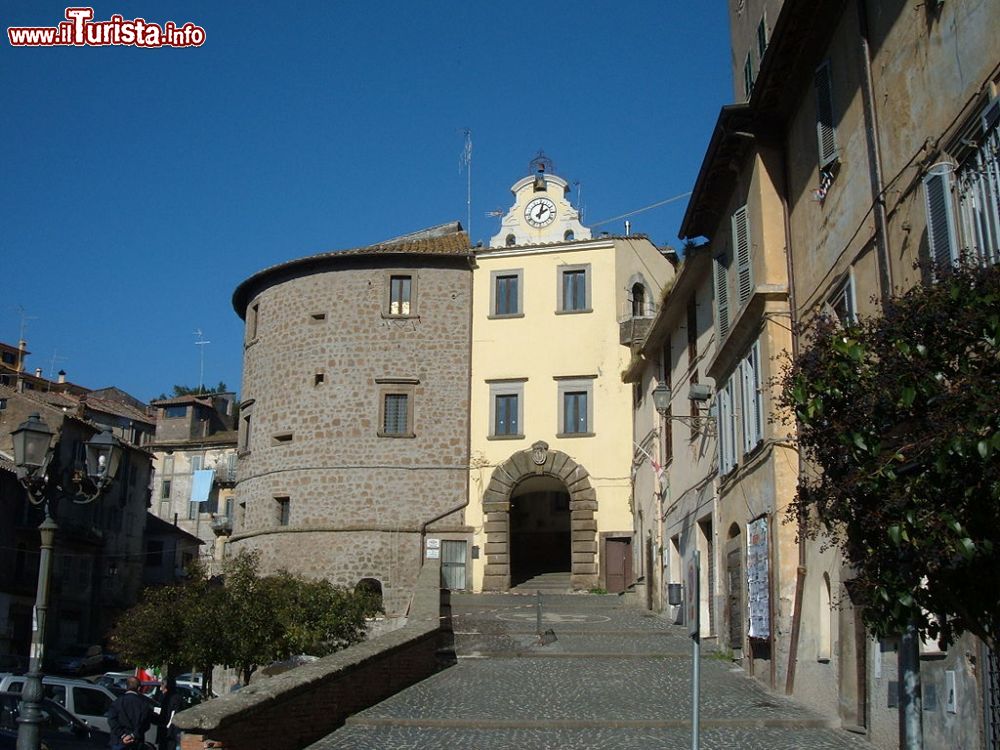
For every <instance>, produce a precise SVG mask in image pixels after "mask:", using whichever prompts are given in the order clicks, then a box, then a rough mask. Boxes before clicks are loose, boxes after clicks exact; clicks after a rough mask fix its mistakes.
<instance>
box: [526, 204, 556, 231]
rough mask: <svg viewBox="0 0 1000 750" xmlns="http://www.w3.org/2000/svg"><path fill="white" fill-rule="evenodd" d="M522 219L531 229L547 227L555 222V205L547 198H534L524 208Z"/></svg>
mask: <svg viewBox="0 0 1000 750" xmlns="http://www.w3.org/2000/svg"><path fill="white" fill-rule="evenodd" d="M524 218H525V220H526V221H527V222H528V223H529V224H531V226H533V227H547V226H548V225H549V224H551V223H552V222H553V221H555V220H556V204H555V203H553V202H552V201H550V200H549V199H548V198H535V199H534V200H533V201H531V202H530V203H529V204H528V205H527V206H525V208H524Z"/></svg>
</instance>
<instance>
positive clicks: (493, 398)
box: [490, 380, 524, 438]
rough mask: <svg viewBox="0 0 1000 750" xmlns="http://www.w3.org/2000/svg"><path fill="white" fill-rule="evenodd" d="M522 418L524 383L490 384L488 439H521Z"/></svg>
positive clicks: (500, 382) (505, 382) (508, 381)
mask: <svg viewBox="0 0 1000 750" xmlns="http://www.w3.org/2000/svg"><path fill="white" fill-rule="evenodd" d="M523 417H524V381H523V380H518V381H510V380H506V381H497V382H491V383H490V437H494V438H521V437H524V435H523V433H522V427H521V422H522V419H523Z"/></svg>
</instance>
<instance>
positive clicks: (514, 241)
mask: <svg viewBox="0 0 1000 750" xmlns="http://www.w3.org/2000/svg"><path fill="white" fill-rule="evenodd" d="M504 244H506V245H507V247H514V245H516V244H517V239H516V238H515V237H514V235H512V234H508V235H507V237H506V238H505V239H504Z"/></svg>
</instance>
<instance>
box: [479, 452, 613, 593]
mask: <svg viewBox="0 0 1000 750" xmlns="http://www.w3.org/2000/svg"><path fill="white" fill-rule="evenodd" d="M482 502H483V515H484V518H485V531H486V549H485V554H486V567H485V571H484V579H483V589H484V590H485V591H506V590H507V589H509V588H510V587H511V585H512V580H513V585H516V584H517V583H518V582H519V580H523V579H524V578H525V576H528V577H530V575H531V574H532V573H534V572H546V571H548V570H558V569H562V570H568V571H569V572H570V574H571V575H570V581H571V585H572V587H573V588H574V589H591V588H594V587H596V586H597V582H598V578H597V564H598V545H597V519H596V518H595V512H596V511H597V495H596V493H595V492H594V488H593V487H592V486H591V484H590V475H589V474H588V473H587V470H586V469H585V468H583V467H582V466H581V465H580V464H578V463H577V462H576V461H574V460H573V459H572V458H570V457H569V456H568V455H567V454H565V453H563V452H562V451H558V450H550V449H549V446H548V443H546V442H544V441H541V440H539V441H538V442H536V443H534V444H533V445H532V446H531V448H528V449H526V450H522V451H518V452H517V453H514V454H513V455H512V456H510V458H508V459H507V460H506V461H504V462H503V463H502V464H500V465H499V466H497V467H496V469H494V470H493V474H492V475H491V476H490V482H489V484H488V485H487V487H486V490H485V491H484V492H483V498H482Z"/></svg>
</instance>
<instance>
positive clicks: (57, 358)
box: [49, 349, 67, 388]
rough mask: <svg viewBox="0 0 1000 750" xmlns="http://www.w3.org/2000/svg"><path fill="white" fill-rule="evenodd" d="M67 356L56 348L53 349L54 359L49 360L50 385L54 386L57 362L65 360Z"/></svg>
mask: <svg viewBox="0 0 1000 750" xmlns="http://www.w3.org/2000/svg"><path fill="white" fill-rule="evenodd" d="M66 360H67V357H63V356H61V355H60V354H59V351H58V350H56V349H53V350H52V359H51V360H50V361H49V387H50V388H51V387H52V381H53V380H54V379H55V376H56V362H65V361H66Z"/></svg>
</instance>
